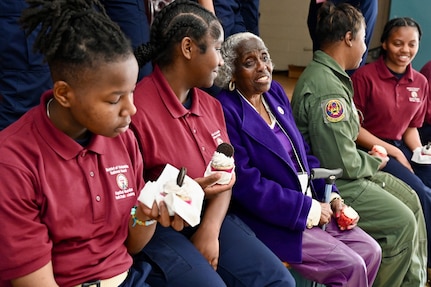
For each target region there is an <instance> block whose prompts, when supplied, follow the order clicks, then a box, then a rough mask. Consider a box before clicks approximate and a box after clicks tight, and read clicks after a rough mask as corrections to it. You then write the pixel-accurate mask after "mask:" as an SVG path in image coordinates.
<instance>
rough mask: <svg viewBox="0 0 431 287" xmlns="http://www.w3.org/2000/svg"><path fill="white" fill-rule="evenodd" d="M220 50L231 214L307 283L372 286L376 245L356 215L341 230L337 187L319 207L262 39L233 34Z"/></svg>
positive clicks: (321, 185) (320, 193)
mask: <svg viewBox="0 0 431 287" xmlns="http://www.w3.org/2000/svg"><path fill="white" fill-rule="evenodd" d="M221 53H222V56H223V58H224V62H225V65H224V66H223V67H221V68H220V69H219V73H218V77H217V79H216V82H215V83H216V84H217V85H218V86H220V87H222V88H223V90H222V91H221V93H220V94H219V95H218V99H219V100H220V102H221V103H222V105H223V110H224V113H225V117H226V124H227V129H228V133H229V137H230V140H231V142H232V144H233V146H234V147H235V155H234V157H235V162H236V174H237V182H236V184H235V186H234V187H233V196H232V210H233V212H235V213H236V214H237V215H239V216H240V217H241V218H242V219H243V220H244V221H245V222H246V223H247V224H248V225H249V226H250V227H251V228H252V229H253V231H254V232H255V233H256V234H257V236H258V237H259V238H260V239H261V240H262V241H263V242H264V243H265V244H267V246H268V247H270V248H271V249H272V250H273V252H274V253H275V254H277V256H278V257H279V258H280V259H281V260H282V261H285V262H288V263H289V264H290V265H291V266H292V268H293V269H295V270H296V271H297V272H299V273H300V274H301V275H302V276H304V277H305V278H307V279H310V280H313V281H316V282H318V283H322V284H325V285H326V286H361V287H366V286H372V284H373V282H374V279H375V277H376V274H377V271H378V268H379V266H380V260H381V249H380V246H379V245H378V244H377V242H376V241H375V240H374V239H373V238H371V237H370V236H369V235H368V234H366V233H365V232H364V231H363V230H361V229H360V228H359V227H356V223H357V220H358V217H356V218H355V217H354V218H353V221H352V222H350V223H349V224H348V225H347V226H343V225H341V219H340V220H339V218H342V217H344V216H341V214H343V211H344V210H346V209H347V210H350V209H349V208H346V206H345V205H344V203H343V200H342V198H341V196H340V195H339V194H338V190H337V189H336V187H335V186H333V189H332V193H331V200H330V203H325V202H322V200H323V197H324V190H325V181H324V180H323V179H314V180H310V173H311V169H312V168H316V167H319V162H318V160H317V158H316V157H314V156H312V155H311V154H310V152H309V148H308V146H307V144H306V143H305V142H304V140H303V138H302V136H301V134H300V132H299V130H298V129H297V127H296V125H295V122H294V119H293V116H292V113H291V107H290V104H289V100H288V97H287V95H286V94H285V92H284V90H283V88H282V87H281V86H280V84H278V83H277V82H274V81H272V69H273V66H272V62H271V59H270V56H269V53H268V49H267V48H266V46H265V44H264V43H263V41H262V39H261V38H259V37H258V36H255V35H254V34H251V33H238V34H234V35H232V36H230V37H229V38H228V39H226V41H225V43H224V44H223V46H222V51H221ZM350 211H351V210H350ZM354 213H355V212H354V211H353V214H354ZM322 225H326V230H323V229H322V228H321V226H322Z"/></svg>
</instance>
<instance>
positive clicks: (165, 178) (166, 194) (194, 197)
mask: <svg viewBox="0 0 431 287" xmlns="http://www.w3.org/2000/svg"><path fill="white" fill-rule="evenodd" d="M178 173H179V170H178V169H177V168H175V167H173V166H172V165H170V164H166V166H165V168H164V169H163V172H162V174H161V175H160V176H159V178H158V179H157V180H156V181H149V182H147V183H146V184H145V186H144V188H143V189H142V190H141V194H140V195H139V197H138V200H139V201H140V202H142V203H143V204H145V205H146V206H148V207H149V208H151V207H152V205H153V202H154V200H155V201H156V202H157V203H158V204H159V203H160V202H161V201H162V200H163V201H164V202H165V203H166V206H167V207H168V210H169V214H170V215H171V216H172V215H174V214H175V213H176V214H178V215H179V216H181V218H183V219H184V220H185V221H186V222H187V223H188V224H190V226H192V227H193V226H196V225H197V224H199V223H200V220H201V211H202V203H203V199H204V191H203V190H202V188H201V187H200V185H199V184H198V183H197V182H196V181H194V180H193V179H191V178H190V177H189V176H187V175H186V176H185V178H184V183H183V187H186V188H187V190H186V192H187V194H188V195H189V196H190V198H191V202H190V203H188V202H186V201H184V200H183V199H181V198H180V197H179V196H177V195H176V194H175V192H171V191H170V190H165V188H164V187H165V184H166V183H172V182H176V180H177V176H178Z"/></svg>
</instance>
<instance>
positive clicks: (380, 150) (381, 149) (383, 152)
mask: <svg viewBox="0 0 431 287" xmlns="http://www.w3.org/2000/svg"><path fill="white" fill-rule="evenodd" d="M371 151H372V152H374V153H375V154H377V155H378V156H380V157H387V156H388V152H387V151H386V149H385V148H384V147H382V146H381V145H376V144H375V145H373V148H372V149H371Z"/></svg>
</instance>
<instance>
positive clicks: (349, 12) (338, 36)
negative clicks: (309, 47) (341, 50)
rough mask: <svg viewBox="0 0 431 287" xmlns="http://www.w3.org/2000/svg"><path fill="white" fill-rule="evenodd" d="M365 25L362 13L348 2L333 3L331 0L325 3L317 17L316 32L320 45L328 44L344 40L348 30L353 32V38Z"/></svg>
mask: <svg viewBox="0 0 431 287" xmlns="http://www.w3.org/2000/svg"><path fill="white" fill-rule="evenodd" d="M361 25H364V26H365V20H364V17H363V15H362V13H361V12H360V11H359V10H358V9H357V8H356V7H354V6H352V5H350V4H348V3H340V4H338V5H335V4H333V3H332V2H331V1H327V2H325V3H323V5H322V6H321V7H320V9H319V12H318V17H317V27H316V34H317V40H318V43H319V45H320V47H323V46H324V45H326V44H331V43H335V42H338V41H342V40H343V39H344V36H345V35H346V33H347V32H351V33H352V39H353V40H354V39H356V35H357V34H358V32H359V30H360V29H361Z"/></svg>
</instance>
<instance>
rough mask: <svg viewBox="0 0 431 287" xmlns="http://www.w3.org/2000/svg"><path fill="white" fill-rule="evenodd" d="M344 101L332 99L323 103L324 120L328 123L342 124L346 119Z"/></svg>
mask: <svg viewBox="0 0 431 287" xmlns="http://www.w3.org/2000/svg"><path fill="white" fill-rule="evenodd" d="M344 105H345V104H344V101H341V100H340V99H330V100H325V101H322V103H321V106H322V110H323V118H324V121H325V122H326V123H328V122H330V123H337V122H341V121H342V120H343V119H344V118H345V117H346V115H345V107H344Z"/></svg>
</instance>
